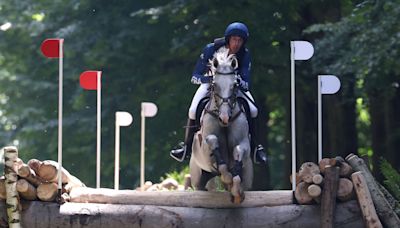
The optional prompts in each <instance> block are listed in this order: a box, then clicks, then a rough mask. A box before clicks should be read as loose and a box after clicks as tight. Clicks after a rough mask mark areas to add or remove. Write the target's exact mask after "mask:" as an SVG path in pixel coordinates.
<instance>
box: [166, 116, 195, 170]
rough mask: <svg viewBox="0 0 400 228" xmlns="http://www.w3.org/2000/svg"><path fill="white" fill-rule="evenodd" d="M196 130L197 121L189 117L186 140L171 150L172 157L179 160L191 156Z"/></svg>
mask: <svg viewBox="0 0 400 228" xmlns="http://www.w3.org/2000/svg"><path fill="white" fill-rule="evenodd" d="M196 131H197V127H196V121H195V120H192V119H188V121H187V125H186V130H185V142H180V143H179V144H178V145H177V146H176V148H175V149H173V150H171V152H170V153H169V154H170V155H171V157H172V158H174V159H175V160H177V161H179V162H182V161H183V160H186V159H189V158H190V155H191V154H192V143H193V136H194V133H196Z"/></svg>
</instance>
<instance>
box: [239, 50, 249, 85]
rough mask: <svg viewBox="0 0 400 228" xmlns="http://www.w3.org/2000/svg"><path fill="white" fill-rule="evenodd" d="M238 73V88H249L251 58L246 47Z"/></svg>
mask: <svg viewBox="0 0 400 228" xmlns="http://www.w3.org/2000/svg"><path fill="white" fill-rule="evenodd" d="M239 66H240V67H239V75H240V88H242V89H243V90H245V91H248V90H249V86H250V70H251V59H250V52H249V51H248V49H247V48H246V49H245V51H244V54H243V57H242V59H241V62H240V64H239Z"/></svg>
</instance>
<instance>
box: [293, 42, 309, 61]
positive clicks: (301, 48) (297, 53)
mask: <svg viewBox="0 0 400 228" xmlns="http://www.w3.org/2000/svg"><path fill="white" fill-rule="evenodd" d="M292 42H293V46H294V47H293V48H294V50H293V51H294V60H308V59H310V58H311V57H312V56H313V55H314V47H313V46H312V44H311V43H310V42H307V41H292Z"/></svg>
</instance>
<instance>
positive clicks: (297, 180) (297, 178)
mask: <svg viewBox="0 0 400 228" xmlns="http://www.w3.org/2000/svg"><path fill="white" fill-rule="evenodd" d="M289 181H290V183H291V184H292V182H293V179H292V174H290V177H289ZM300 181H301V178H300V175H299V173H296V186H297V185H298V184H299V183H300Z"/></svg>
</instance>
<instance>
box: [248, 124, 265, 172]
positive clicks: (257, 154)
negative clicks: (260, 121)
mask: <svg viewBox="0 0 400 228" xmlns="http://www.w3.org/2000/svg"><path fill="white" fill-rule="evenodd" d="M249 126H250V129H249V130H250V135H251V142H250V144H251V148H252V149H251V156H252V158H253V162H254V163H255V164H260V163H264V164H267V155H266V154H265V151H264V147H263V146H262V145H261V144H259V142H260V138H259V135H258V132H257V129H256V126H257V117H256V118H251V119H250V121H249Z"/></svg>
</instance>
